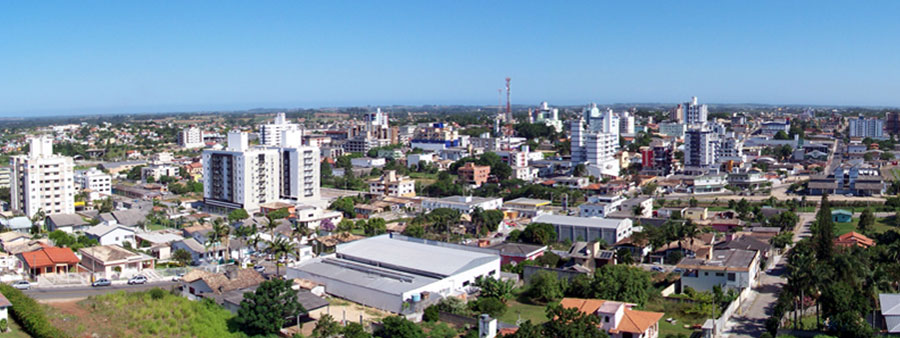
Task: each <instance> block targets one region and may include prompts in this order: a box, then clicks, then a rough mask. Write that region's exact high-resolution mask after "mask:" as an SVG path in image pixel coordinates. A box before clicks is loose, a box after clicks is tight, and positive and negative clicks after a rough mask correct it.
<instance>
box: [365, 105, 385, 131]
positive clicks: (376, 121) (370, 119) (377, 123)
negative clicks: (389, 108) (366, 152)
mask: <svg viewBox="0 0 900 338" xmlns="http://www.w3.org/2000/svg"><path fill="white" fill-rule="evenodd" d="M366 127H367V128H368V129H367V130H368V131H375V130H376V129H378V128H386V127H388V115H387V113H383V112H381V108H376V109H375V112H371V113H366Z"/></svg>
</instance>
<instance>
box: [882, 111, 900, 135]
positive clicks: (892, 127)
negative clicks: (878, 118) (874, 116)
mask: <svg viewBox="0 0 900 338" xmlns="http://www.w3.org/2000/svg"><path fill="white" fill-rule="evenodd" d="M884 122H885V123H884V128H885V130H887V132H888V134H891V135H894V134H900V112H889V113H887V115H885V121H884Z"/></svg>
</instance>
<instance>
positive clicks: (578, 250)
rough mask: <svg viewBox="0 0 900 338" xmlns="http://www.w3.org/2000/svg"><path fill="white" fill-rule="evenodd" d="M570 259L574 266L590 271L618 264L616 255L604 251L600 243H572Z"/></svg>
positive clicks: (610, 251) (612, 252)
mask: <svg viewBox="0 0 900 338" xmlns="http://www.w3.org/2000/svg"><path fill="white" fill-rule="evenodd" d="M568 257H569V258H570V259H571V262H572V263H573V264H575V265H579V266H582V267H584V268H586V269H588V270H590V271H592V270H594V269H596V268H598V267H601V266H604V265H607V264H613V265H615V264H616V253H615V252H614V251H612V250H604V249H602V248H601V245H600V242H599V241H592V242H575V243H572V246H571V247H569V252H568Z"/></svg>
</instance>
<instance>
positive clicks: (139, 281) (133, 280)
mask: <svg viewBox="0 0 900 338" xmlns="http://www.w3.org/2000/svg"><path fill="white" fill-rule="evenodd" d="M144 283H147V277H144V276H134V277H131V279H129V280H128V285H133V284H144Z"/></svg>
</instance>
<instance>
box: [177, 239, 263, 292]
mask: <svg viewBox="0 0 900 338" xmlns="http://www.w3.org/2000/svg"><path fill="white" fill-rule="evenodd" d="M188 240H190V239H188ZM265 280H266V279H265V278H264V277H263V276H262V275H261V274H260V273H259V272H256V270H253V269H238V268H234V267H231V268H229V269H228V270H226V272H225V273H214V272H209V271H206V270H202V269H195V270H191V271H190V272H188V273H187V274H185V275H184V277H182V285H183V286H182V289H181V290H182V295H183V296H184V297H187V298H188V299H190V300H198V299H201V298H206V297H212V296H214V295H223V294H225V293H227V292H229V291H234V290H240V289H246V288H249V287H253V286H257V285H259V284H260V283H262V282H264V281H265Z"/></svg>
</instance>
